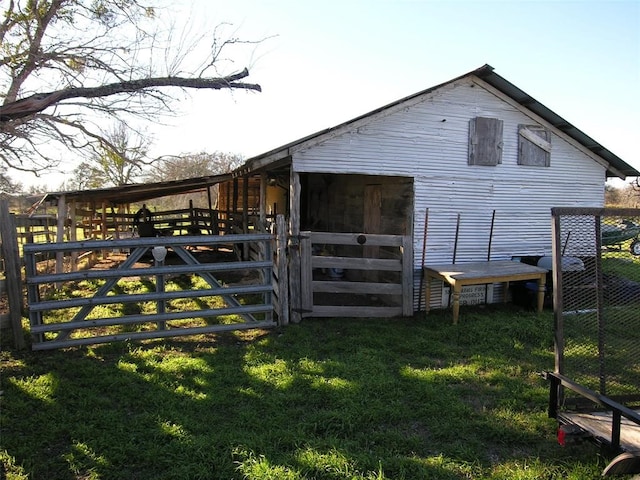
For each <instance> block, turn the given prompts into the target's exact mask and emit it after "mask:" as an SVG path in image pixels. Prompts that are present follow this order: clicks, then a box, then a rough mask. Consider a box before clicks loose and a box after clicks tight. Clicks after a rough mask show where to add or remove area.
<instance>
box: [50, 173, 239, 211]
mask: <svg viewBox="0 0 640 480" xmlns="http://www.w3.org/2000/svg"><path fill="white" fill-rule="evenodd" d="M231 179H232V176H231V174H229V173H227V174H224V175H208V176H204V177H196V178H187V179H185V180H172V181H168V182H158V183H141V184H130V185H122V186H120V187H112V188H100V189H95V190H75V191H71V192H51V193H47V194H46V195H45V197H44V199H43V200H42V201H45V202H52V203H56V202H57V201H58V199H59V198H60V197H61V196H63V195H64V197H65V199H66V200H67V201H73V200H75V201H77V202H89V203H91V202H94V203H96V204H101V203H102V202H106V203H108V204H111V205H124V204H127V203H135V202H142V201H145V200H150V199H153V198H160V197H166V196H170V195H178V194H182V193H192V192H198V191H202V190H205V189H207V188H208V187H210V186H211V185H215V184H217V183H221V182H224V181H227V180H231Z"/></svg>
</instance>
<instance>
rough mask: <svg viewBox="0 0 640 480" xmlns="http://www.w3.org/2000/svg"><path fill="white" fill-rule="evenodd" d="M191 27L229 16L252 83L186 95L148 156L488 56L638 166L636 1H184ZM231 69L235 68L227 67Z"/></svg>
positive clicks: (322, 112) (386, 93)
mask: <svg viewBox="0 0 640 480" xmlns="http://www.w3.org/2000/svg"><path fill="white" fill-rule="evenodd" d="M172 8H174V9H175V12H176V18H180V13H181V11H187V10H188V9H189V8H192V17H191V18H192V19H194V20H193V28H194V30H195V29H199V28H202V25H204V24H206V23H208V24H210V25H216V24H219V23H221V22H229V23H231V24H233V26H234V28H235V29H236V35H237V36H238V37H240V38H243V39H259V38H264V37H270V36H275V37H273V38H270V39H268V40H265V41H264V42H262V43H261V44H260V45H258V46H256V47H255V48H251V49H248V50H246V51H244V52H241V51H238V52H233V51H229V54H230V55H231V57H232V59H233V61H234V63H233V65H232V66H230V68H231V69H234V68H235V69H236V70H240V69H242V68H243V67H245V66H248V67H249V68H250V71H251V75H250V77H249V78H248V79H247V81H250V82H255V83H259V84H261V86H262V88H263V92H262V93H259V94H253V93H252V94H249V93H245V92H236V93H233V94H231V93H229V92H228V91H224V90H223V91H215V92H203V91H199V92H197V93H194V94H191V96H190V97H191V100H189V99H186V100H185V101H184V102H183V103H182V110H183V115H182V116H180V117H178V118H176V119H173V120H172V121H171V123H172V124H173V126H171V127H164V128H160V127H156V128H153V129H152V130H151V133H153V134H154V136H155V138H156V147H155V148H154V150H153V153H154V154H156V155H161V154H179V153H191V152H197V151H203V150H204V151H209V152H212V151H215V150H221V151H228V152H234V153H239V154H242V155H244V156H245V157H250V156H253V155H257V154H260V153H263V152H265V151H268V150H271V149H273V148H276V147H278V146H280V145H282V144H285V143H288V142H290V141H293V140H296V139H298V138H301V137H303V136H306V135H309V134H311V133H314V132H316V131H318V130H321V129H324V128H327V127H331V126H334V125H336V124H339V123H342V122H344V121H346V120H349V119H351V118H353V117H356V116H358V115H361V114H363V113H366V112H368V111H370V110H373V109H375V108H377V107H380V106H382V105H384V104H386V103H389V102H392V101H394V100H397V99H399V98H402V97H405V96H407V95H411V94H413V93H416V92H418V91H420V90H423V89H426V88H429V87H431V86H434V85H437V84H439V83H442V82H445V81H448V80H450V79H452V78H454V77H457V76H459V75H462V74H465V73H467V72H469V71H471V70H474V69H476V68H478V67H480V66H482V65H484V64H485V63H488V64H490V65H491V66H493V67H494V68H495V72H496V73H498V74H499V75H501V76H503V77H505V78H506V79H507V80H509V81H511V82H512V83H514V84H515V85H516V86H518V87H519V88H521V89H522V90H524V91H525V92H527V93H528V94H530V95H531V96H533V97H534V98H536V99H537V100H538V101H540V102H542V103H543V104H545V105H546V106H547V107H548V108H550V109H551V110H553V111H555V112H556V113H557V114H559V115H561V116H562V117H564V118H565V119H566V120H568V121H569V122H571V123H573V124H574V125H575V126H576V127H578V128H580V129H581V130H583V131H584V132H585V133H587V134H588V135H590V136H591V137H593V138H594V139H595V140H596V141H598V142H600V143H601V144H603V145H604V146H605V147H606V148H608V149H609V150H611V151H613V152H614V153H615V154H617V155H618V156H620V157H621V158H622V159H623V160H625V161H626V162H627V163H629V164H631V165H633V166H634V167H636V168H637V169H640V148H638V142H639V141H640V0H636V1H599V2H595V1H528V2H522V1H509V2H500V1H493V2H487V1H482V2H481V1H464V2H463V1H426V0H411V1H410V0H396V1H391V0H387V1H384V0H322V1H317V0H298V1H293V0H233V1H229V0H225V1H219V0H193V4H191V3H190V2H189V1H188V0H186V1H184V2H179V1H178V2H174V6H173V7H172ZM236 67H237V68H236Z"/></svg>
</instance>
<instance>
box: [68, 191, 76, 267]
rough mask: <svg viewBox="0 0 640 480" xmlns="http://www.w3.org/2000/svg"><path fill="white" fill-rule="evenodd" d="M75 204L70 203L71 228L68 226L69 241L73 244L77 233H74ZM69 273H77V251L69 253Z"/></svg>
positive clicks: (73, 202) (74, 202)
mask: <svg viewBox="0 0 640 480" xmlns="http://www.w3.org/2000/svg"><path fill="white" fill-rule="evenodd" d="M77 206H78V205H77V203H76V201H75V200H72V201H71V226H70V229H71V230H70V232H69V240H70V241H72V242H75V241H76V240H77V239H78V238H77V237H78V236H77V231H76V227H77V225H76V208H77ZM71 271H72V272H76V271H78V251H77V250H74V251H72V252H71Z"/></svg>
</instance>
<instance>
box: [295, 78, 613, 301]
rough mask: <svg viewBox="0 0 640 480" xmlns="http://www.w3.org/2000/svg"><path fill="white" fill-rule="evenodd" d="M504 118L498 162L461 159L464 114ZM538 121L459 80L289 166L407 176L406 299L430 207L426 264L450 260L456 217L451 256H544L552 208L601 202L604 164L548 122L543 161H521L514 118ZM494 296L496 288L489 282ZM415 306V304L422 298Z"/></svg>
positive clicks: (465, 140) (465, 128)
mask: <svg viewBox="0 0 640 480" xmlns="http://www.w3.org/2000/svg"><path fill="white" fill-rule="evenodd" d="M477 116H481V117H491V118H498V119H500V120H503V122H504V135H503V141H504V145H503V153H502V163H501V164H499V165H497V166H469V165H468V164H467V155H468V153H467V152H468V142H469V140H468V136H469V120H470V119H471V118H474V117H477ZM519 124H528V125H536V124H542V125H543V126H547V127H549V128H552V127H550V126H548V125H544V124H543V123H541V122H538V121H537V119H536V118H535V117H534V116H528V115H525V114H524V113H523V112H522V111H521V110H520V109H518V108H516V107H515V106H514V105H512V104H510V103H509V102H508V101H507V100H506V99H505V98H503V97H501V96H500V94H497V93H494V92H493V91H491V89H490V88H489V89H485V88H484V87H483V86H482V83H477V82H474V81H472V80H471V79H463V80H461V81H459V82H455V83H452V84H449V85H447V86H445V87H443V88H441V89H439V90H437V91H435V92H431V93H430V94H427V95H425V96H424V97H423V98H422V99H421V100H420V101H418V102H412V104H411V105H409V106H406V107H405V108H402V109H396V110H395V111H394V112H392V113H391V114H389V115H386V116H377V117H375V116H374V117H372V118H371V120H370V121H369V122H368V123H366V122H365V123H361V124H359V125H354V128H353V129H352V130H350V131H348V132H346V133H344V134H342V135H339V136H335V137H333V138H331V139H329V140H327V141H325V142H324V143H321V144H319V145H316V146H314V147H311V148H309V149H307V150H304V151H300V152H297V153H296V154H295V155H294V157H293V162H294V168H295V170H297V171H298V172H326V173H361V174H368V175H401V176H408V177H413V178H414V189H415V203H414V227H413V228H414V232H413V235H414V252H415V257H414V258H415V262H414V265H415V270H416V275H415V278H416V282H415V284H416V292H415V295H414V297H415V305H416V307H417V305H418V300H417V299H418V294H419V293H420V292H418V291H417V287H418V286H419V278H420V274H419V271H418V270H419V269H420V263H421V260H422V258H421V257H422V238H423V232H424V228H425V225H424V219H425V211H426V210H427V209H429V223H428V230H427V250H426V264H435V263H445V262H451V261H452V259H453V250H454V243H455V230H456V223H457V219H458V215H460V230H459V234H458V242H457V256H456V260H457V261H458V262H465V261H473V260H486V259H487V248H488V243H489V232H490V227H491V217H492V212H493V210H495V211H496V214H495V223H494V232H493V238H492V249H491V259H494V260H495V259H510V258H512V257H514V256H528V255H550V254H551V213H550V209H551V208H552V207H558V206H583V207H586V206H590V207H601V206H603V204H604V179H605V168H604V167H603V166H602V165H600V164H598V163H597V162H595V161H594V160H593V159H592V158H590V157H589V156H588V155H587V154H585V153H583V152H582V151H581V150H580V149H579V148H578V147H577V146H575V145H573V144H571V143H570V142H568V141H566V140H565V139H564V138H563V137H562V136H560V135H559V134H558V132H557V131H554V130H553V129H552V139H551V144H552V150H551V166H550V167H533V166H522V165H518V164H517V160H518V155H517V151H518V125H519ZM494 293H495V295H496V296H497V295H501V292H500V289H495V292H494ZM422 305H424V302H422Z"/></svg>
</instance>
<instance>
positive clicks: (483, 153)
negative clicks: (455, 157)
mask: <svg viewBox="0 0 640 480" xmlns="http://www.w3.org/2000/svg"><path fill="white" fill-rule="evenodd" d="M502 125H503V122H502V120H498V119H497V118H486V117H476V118H472V119H471V120H470V121H469V165H490V166H494V165H498V164H499V163H502Z"/></svg>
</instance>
